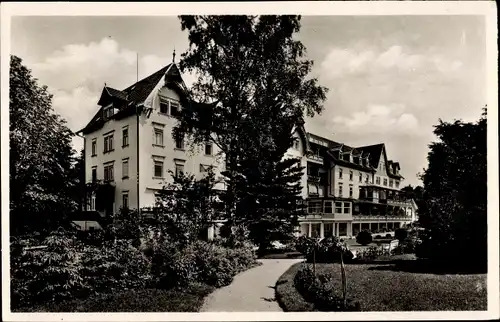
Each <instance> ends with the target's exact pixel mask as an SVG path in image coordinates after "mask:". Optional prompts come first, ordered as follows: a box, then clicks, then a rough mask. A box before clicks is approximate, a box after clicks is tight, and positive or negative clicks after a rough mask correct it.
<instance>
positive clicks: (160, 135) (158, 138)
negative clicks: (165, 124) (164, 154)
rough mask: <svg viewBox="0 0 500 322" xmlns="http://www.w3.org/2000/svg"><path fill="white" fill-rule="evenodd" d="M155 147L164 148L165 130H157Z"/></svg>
mask: <svg viewBox="0 0 500 322" xmlns="http://www.w3.org/2000/svg"><path fill="white" fill-rule="evenodd" d="M154 145H156V146H163V130H162V129H155V140H154Z"/></svg>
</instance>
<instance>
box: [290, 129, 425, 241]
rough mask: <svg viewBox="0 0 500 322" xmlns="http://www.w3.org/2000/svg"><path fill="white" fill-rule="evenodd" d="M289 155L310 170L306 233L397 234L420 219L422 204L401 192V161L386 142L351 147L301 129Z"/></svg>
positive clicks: (306, 176) (302, 227)
mask: <svg viewBox="0 0 500 322" xmlns="http://www.w3.org/2000/svg"><path fill="white" fill-rule="evenodd" d="M286 157H289V158H300V160H301V166H303V167H304V168H306V169H307V170H306V172H305V173H304V176H303V178H302V186H303V187H304V188H303V191H302V196H303V198H304V199H306V200H307V215H306V216H305V217H303V218H300V232H301V234H304V235H308V236H313V237H321V238H322V237H325V236H331V235H335V236H341V237H354V236H356V235H357V233H358V232H359V231H360V230H364V229H367V230H370V231H372V232H377V231H384V232H385V231H387V232H389V231H394V230H395V229H397V228H399V227H404V226H405V225H408V224H410V223H412V222H415V221H416V220H417V215H416V211H417V206H416V204H415V202H414V201H413V200H411V199H408V198H407V197H406V196H405V194H404V192H403V191H401V190H400V187H401V186H402V185H401V182H402V180H403V179H404V178H403V177H402V176H401V174H400V165H399V162H395V161H392V160H389V159H388V158H387V153H386V148H385V145H384V144H383V143H380V144H376V145H369V146H361V147H351V146H348V145H346V144H343V143H338V142H334V141H331V140H328V139H326V138H323V137H320V136H317V135H314V134H312V133H308V132H306V131H305V129H304V127H301V128H298V129H296V132H295V143H294V145H293V147H292V148H291V149H289V151H288V153H287V155H286Z"/></svg>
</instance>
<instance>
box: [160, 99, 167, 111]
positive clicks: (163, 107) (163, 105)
mask: <svg viewBox="0 0 500 322" xmlns="http://www.w3.org/2000/svg"><path fill="white" fill-rule="evenodd" d="M160 113H162V114H168V101H167V100H162V99H160Z"/></svg>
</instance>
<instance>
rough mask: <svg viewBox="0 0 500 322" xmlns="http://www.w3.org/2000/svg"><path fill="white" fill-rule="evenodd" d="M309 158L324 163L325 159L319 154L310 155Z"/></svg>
mask: <svg viewBox="0 0 500 322" xmlns="http://www.w3.org/2000/svg"><path fill="white" fill-rule="evenodd" d="M307 158H308V159H310V160H313V161H317V162H323V157H322V156H320V155H318V154H310V155H309V156H308V157H307Z"/></svg>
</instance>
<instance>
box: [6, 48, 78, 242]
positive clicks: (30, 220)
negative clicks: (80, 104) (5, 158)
mask: <svg viewBox="0 0 500 322" xmlns="http://www.w3.org/2000/svg"><path fill="white" fill-rule="evenodd" d="M9 84H10V86H9V90H10V92H9V99H10V101H9V113H10V114H9V116H10V125H9V131H10V132H9V137H10V142H9V143H10V153H9V155H10V163H9V164H10V171H9V175H10V178H9V179H10V186H9V188H10V189H9V190H10V225H11V230H10V233H11V235H20V234H24V233H27V232H30V231H46V232H48V231H51V230H53V229H56V228H57V227H59V226H60V225H61V224H62V223H64V219H65V218H66V216H67V215H68V214H69V213H71V212H72V211H74V210H75V209H76V207H77V202H76V201H75V200H74V199H73V198H72V196H71V194H70V193H68V191H74V187H75V185H77V184H78V182H77V181H76V180H75V177H74V176H73V172H72V171H73V157H72V156H73V153H74V151H73V149H72V147H71V139H72V136H73V133H72V132H71V131H70V130H69V128H68V127H67V126H66V122H65V121H64V120H63V119H62V118H61V117H60V116H59V115H57V114H55V113H54V111H53V109H52V95H51V94H49V92H48V90H47V87H46V86H40V85H39V84H38V82H37V80H36V79H35V78H34V77H33V76H32V74H31V71H30V70H29V69H28V68H26V67H25V66H24V65H23V64H22V60H21V59H20V58H19V57H16V56H12V55H11V57H10V80H9Z"/></svg>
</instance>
